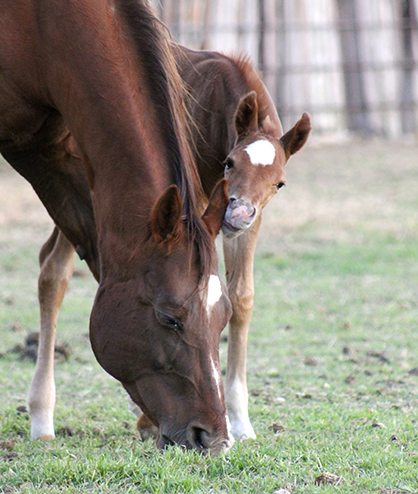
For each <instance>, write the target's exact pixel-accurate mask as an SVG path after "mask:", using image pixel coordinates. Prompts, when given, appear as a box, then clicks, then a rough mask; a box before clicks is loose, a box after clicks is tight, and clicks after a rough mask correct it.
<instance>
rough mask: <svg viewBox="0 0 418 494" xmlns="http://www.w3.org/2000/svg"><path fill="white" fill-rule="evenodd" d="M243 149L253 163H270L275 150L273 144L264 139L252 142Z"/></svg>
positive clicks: (272, 160)
mask: <svg viewBox="0 0 418 494" xmlns="http://www.w3.org/2000/svg"><path fill="white" fill-rule="evenodd" d="M245 151H246V152H247V154H248V156H249V157H250V160H251V163H252V164H253V165H262V166H266V165H272V164H273V162H274V157H275V156H276V150H275V148H274V146H273V144H272V143H271V142H270V141H266V140H265V139H260V140H259V141H255V142H252V143H251V144H249V145H248V146H247V147H246V148H245Z"/></svg>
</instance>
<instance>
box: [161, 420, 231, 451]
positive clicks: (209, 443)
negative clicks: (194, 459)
mask: <svg viewBox="0 0 418 494" xmlns="http://www.w3.org/2000/svg"><path fill="white" fill-rule="evenodd" d="M176 445H178V446H180V447H183V448H185V449H188V450H195V451H197V452H199V453H202V454H211V455H212V456H218V455H219V454H220V453H221V452H223V451H227V450H228V449H229V448H230V447H231V446H232V441H231V440H230V439H229V438H228V437H225V436H224V435H213V434H210V433H209V432H208V431H207V430H205V429H204V428H203V427H200V426H199V425H190V426H188V427H187V428H185V429H180V430H176V431H164V432H162V433H161V434H160V436H159V438H158V440H157V446H158V447H159V448H161V449H166V448H168V447H170V446H176Z"/></svg>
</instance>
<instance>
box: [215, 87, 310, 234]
mask: <svg viewBox="0 0 418 494" xmlns="http://www.w3.org/2000/svg"><path fill="white" fill-rule="evenodd" d="M273 112H275V110H273V111H272V116H270V115H269V114H266V112H265V111H264V112H260V111H259V105H258V101H257V93H256V92H255V91H251V92H250V93H248V94H247V95H246V96H244V97H243V98H241V100H240V102H239V105H238V108H237V110H236V113H235V130H236V135H237V137H236V141H235V144H234V147H233V149H232V150H231V152H230V153H229V154H228V157H227V158H226V160H225V176H226V177H227V178H228V180H229V199H230V201H229V205H228V208H227V211H226V213H225V218H224V222H223V226H222V231H223V233H224V234H225V235H226V236H227V237H229V238H233V237H236V236H238V235H239V234H240V233H242V232H243V231H245V230H246V229H247V228H248V227H250V226H251V225H252V224H253V223H254V221H255V219H256V218H257V217H258V215H259V214H260V213H261V211H262V210H263V208H264V206H265V205H266V204H267V203H268V201H269V200H270V199H271V198H272V197H273V196H274V194H276V193H277V191H278V190H279V189H280V188H281V187H283V186H284V185H286V172H285V165H286V163H287V161H288V159H289V158H290V156H292V154H294V153H296V152H297V151H299V149H301V147H302V146H303V145H304V144H305V142H306V140H307V139H308V136H309V132H310V130H311V121H310V118H309V115H308V114H307V113H304V114H303V115H302V118H301V119H300V120H299V121H298V122H297V123H296V125H295V126H294V127H293V128H292V129H290V130H289V131H288V132H287V133H286V134H284V135H282V129H281V125H280V121H279V120H278V118H274V117H275V115H274V113H273ZM272 117H273V118H272Z"/></svg>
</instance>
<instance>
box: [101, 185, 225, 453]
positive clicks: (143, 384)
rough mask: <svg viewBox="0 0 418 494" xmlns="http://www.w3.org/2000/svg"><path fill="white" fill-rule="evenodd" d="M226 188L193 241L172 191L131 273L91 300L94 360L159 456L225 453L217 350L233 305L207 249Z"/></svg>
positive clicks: (161, 203) (217, 195)
mask: <svg viewBox="0 0 418 494" xmlns="http://www.w3.org/2000/svg"><path fill="white" fill-rule="evenodd" d="M226 188H227V185H226V181H225V180H222V181H221V182H220V183H219V184H218V186H217V187H216V188H215V191H214V193H213V195H212V198H211V200H210V202H209V206H208V208H207V210H206V212H205V214H204V215H203V217H202V219H201V220H199V221H198V222H197V223H196V224H195V227H196V228H200V229H201V231H195V232H194V233H193V232H190V225H187V224H185V219H184V217H183V207H182V201H181V198H180V195H179V192H178V189H177V187H176V186H175V185H173V186H171V187H169V188H168V189H167V190H166V192H165V193H164V194H163V195H162V196H161V197H160V198H159V199H158V201H157V202H156V204H155V206H154V207H153V210H152V214H151V219H150V226H149V234H148V237H147V239H146V241H145V242H144V243H143V244H142V245H141V250H140V251H139V252H136V254H135V256H136V257H135V260H134V265H135V266H136V268H135V273H134V274H132V273H130V276H127V278H126V280H118V281H117V282H116V283H110V284H106V283H105V284H104V285H103V286H101V287H100V289H99V292H98V295H97V300H96V310H95V312H94V314H95V315H93V316H92V317H95V318H96V320H95V321H94V322H95V324H94V325H92V326H93V327H96V328H100V331H99V332H97V333H95V332H93V334H92V335H91V341H92V345H93V349H94V351H95V354H96V357H97V359H98V361H99V362H100V364H101V365H102V366H103V367H104V368H105V369H106V370H107V371H108V372H109V373H110V374H111V375H113V376H114V377H115V378H117V379H118V380H119V381H121V383H122V384H123V386H124V387H125V388H126V390H127V391H128V393H129V394H130V396H131V398H132V399H133V401H134V402H135V403H137V404H138V405H139V406H140V408H141V409H142V411H143V412H144V413H145V414H146V415H147V416H148V417H149V418H150V419H151V421H152V422H153V423H154V424H155V425H156V426H157V427H158V429H159V438H158V445H159V446H160V447H164V446H166V445H172V444H180V445H183V446H185V447H187V448H194V449H197V450H203V451H204V450H211V451H212V452H215V453H217V452H219V451H221V450H222V449H225V448H226V447H228V445H229V444H230V443H229V441H230V440H229V437H228V431H227V424H226V408H225V403H224V394H223V387H222V381H221V374H220V368H219V353H218V348H219V337H220V333H221V331H222V329H223V328H224V327H225V325H226V324H227V322H228V320H229V318H230V316H231V304H230V302H229V299H228V297H227V295H226V289H225V286H224V284H223V283H222V282H221V281H220V278H219V276H218V266H217V258H216V253H215V251H214V243H213V239H214V237H215V236H216V235H217V233H218V231H219V229H220V228H221V225H222V219H223V215H224V213H225V209H226V207H227V204H228V196H227V193H226ZM115 301H117V303H114V302H115ZM112 302H113V303H112ZM108 307H111V309H109V308H108ZM99 318H100V319H99ZM120 321H124V325H123V326H121V324H120Z"/></svg>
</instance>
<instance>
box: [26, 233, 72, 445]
mask: <svg viewBox="0 0 418 494" xmlns="http://www.w3.org/2000/svg"><path fill="white" fill-rule="evenodd" d="M39 264H40V267H41V271H40V275H39V281H38V296H39V305H40V316H41V328H40V335H39V348H38V357H37V360H36V367H35V374H34V376H33V379H32V383H31V386H30V389H29V397H28V406H29V414H30V418H31V436H32V439H43V440H44V441H46V440H49V439H53V438H54V437H55V432H54V421H53V415H54V406H55V382H54V347H55V332H56V327H57V320H58V314H59V310H60V307H61V304H62V301H63V299H64V294H65V291H66V289H67V286H68V283H69V282H70V279H71V276H72V274H73V271H74V247H73V246H72V245H71V243H70V242H69V241H68V240H67V239H66V238H65V237H64V235H63V234H62V233H61V232H60V231H59V230H58V229H57V228H55V230H54V232H53V233H52V235H51V237H50V238H49V239H48V241H47V242H46V243H45V245H44V246H43V247H42V249H41V252H40V254H39Z"/></svg>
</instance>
